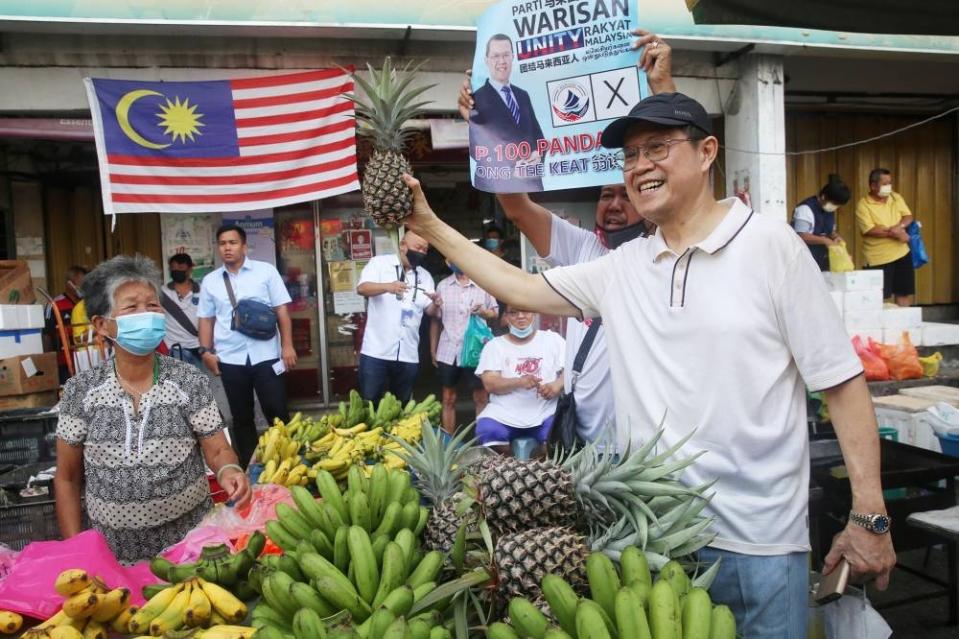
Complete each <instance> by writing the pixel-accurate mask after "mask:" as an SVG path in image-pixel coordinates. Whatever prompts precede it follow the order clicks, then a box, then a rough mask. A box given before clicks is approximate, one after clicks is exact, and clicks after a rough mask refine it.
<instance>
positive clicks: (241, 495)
mask: <svg viewBox="0 0 959 639" xmlns="http://www.w3.org/2000/svg"><path fill="white" fill-rule="evenodd" d="M220 487H221V488H223V490H225V491H226V494H227V495H229V497H230V501H231V502H233V505H234V507H236V508H243V507H244V506H246V505H247V504H249V503H250V499H251V498H252V497H253V488H252V487H251V486H250V478H249V477H247V475H246V473H245V472H243V471H242V470H237V469H236V468H227V469H226V470H225V471H224V472H223V476H222V477H221V478H220Z"/></svg>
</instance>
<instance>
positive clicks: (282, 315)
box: [197, 225, 296, 464]
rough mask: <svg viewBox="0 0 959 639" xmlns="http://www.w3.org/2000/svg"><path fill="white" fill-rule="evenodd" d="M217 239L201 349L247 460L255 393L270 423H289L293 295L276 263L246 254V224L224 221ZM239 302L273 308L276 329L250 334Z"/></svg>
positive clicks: (203, 296) (204, 296) (205, 287)
mask: <svg viewBox="0 0 959 639" xmlns="http://www.w3.org/2000/svg"><path fill="white" fill-rule="evenodd" d="M216 240H217V245H218V247H219V251H220V258H221V259H222V260H223V266H221V267H220V268H218V269H216V270H214V271H212V272H210V273H208V274H207V275H206V277H204V278H203V284H202V285H201V287H200V306H199V308H198V309H197V317H198V318H199V322H200V327H199V328H200V331H199V332H200V337H199V340H200V348H199V352H200V356H201V357H202V358H203V363H204V364H205V365H206V367H207V368H209V369H210V371H211V372H212V373H213V374H214V375H222V377H223V387H224V389H225V390H226V397H227V400H228V401H229V404H230V412H231V413H232V414H233V442H234V445H235V446H236V449H237V454H238V455H239V457H240V463H241V464H248V463H249V462H250V458H251V457H252V456H253V451H254V450H255V449H256V441H257V434H256V424H255V423H254V421H253V392H254V391H256V397H257V398H258V399H259V400H260V407H261V408H262V409H263V415H264V416H265V417H266V420H267V423H269V424H272V423H273V420H274V419H275V418H280V419H281V420H283V421H284V422H285V421H287V420H288V419H289V414H288V412H287V408H286V381H285V379H284V373H285V372H286V371H288V370H291V369H292V368H293V367H294V366H296V351H295V350H294V349H293V324H292V322H291V321H290V312H289V309H288V307H287V305H288V304H289V303H290V294H289V292H288V291H287V290H286V285H285V284H284V283H283V279H282V278H281V277H280V274H279V272H278V271H277V270H276V267H275V266H273V265H272V264H268V263H266V262H259V261H257V260H251V259H250V258H248V257H247V256H246V251H247V245H246V231H244V230H243V229H242V228H241V227H239V226H235V225H224V226H221V227H220V228H219V229H217V232H216ZM251 303H252V304H251ZM240 305H243V306H244V307H245V308H250V307H251V306H253V305H255V308H256V310H259V311H260V312H261V314H262V312H263V311H264V310H265V311H267V315H268V314H269V313H268V311H269V309H272V311H273V313H275V317H271V318H270V320H271V322H272V325H271V326H270V327H269V328H270V329H271V330H269V331H264V332H265V333H266V334H260V335H258V336H256V337H251V336H250V334H251V331H249V329H248V328H247V327H245V326H244V325H242V324H238V323H237V319H238V318H239V317H241V314H240V313H237V312H236V310H237V309H238V308H239V307H240ZM277 328H279V331H277V330H276V329H277ZM277 332H278V333H279V335H277ZM267 334H268V336H267Z"/></svg>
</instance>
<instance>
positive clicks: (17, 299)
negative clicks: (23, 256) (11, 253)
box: [0, 260, 37, 304]
mask: <svg viewBox="0 0 959 639" xmlns="http://www.w3.org/2000/svg"><path fill="white" fill-rule="evenodd" d="M36 301H37V298H36V296H35V295H34V294H33V280H32V279H31V277H30V267H29V266H27V263H26V262H25V261H23V260H0V304H33V303H34V302H36Z"/></svg>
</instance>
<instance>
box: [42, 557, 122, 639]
mask: <svg viewBox="0 0 959 639" xmlns="http://www.w3.org/2000/svg"><path fill="white" fill-rule="evenodd" d="M53 587H54V589H55V590H56V591H57V593H59V594H61V595H63V596H64V597H66V599H65V600H64V602H63V607H62V608H61V609H60V611H59V612H57V613H56V614H55V615H53V616H52V617H50V618H49V619H47V620H46V621H44V622H43V623H41V624H39V625H37V626H34V627H33V628H31V629H30V630H28V631H27V632H25V633H24V635H23V636H24V637H27V639H107V633H108V632H109V631H110V630H111V629H112V630H115V631H116V632H120V633H125V632H127V626H126V624H127V622H128V621H129V619H130V617H132V616H133V615H134V614H135V613H136V612H137V607H136V606H130V605H129V604H130V589H129V588H114V589H112V590H111V589H110V588H109V587H108V586H107V585H106V584H104V583H103V581H101V580H100V579H99V578H96V577H90V575H89V574H88V573H87V572H86V571H85V570H82V569H80V568H71V569H69V570H64V571H63V572H62V573H60V575H59V576H58V577H57V580H56V582H55V583H54V585H53Z"/></svg>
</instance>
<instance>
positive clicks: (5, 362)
mask: <svg viewBox="0 0 959 639" xmlns="http://www.w3.org/2000/svg"><path fill="white" fill-rule="evenodd" d="M59 385H60V378H59V371H58V370H57V354H56V353H41V354H40V355H26V356H22V357H8V358H6V359H0V397H7V396H10V395H27V394H29V393H40V392H42V391H48V390H54V389H56V388H57V386H59Z"/></svg>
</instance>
